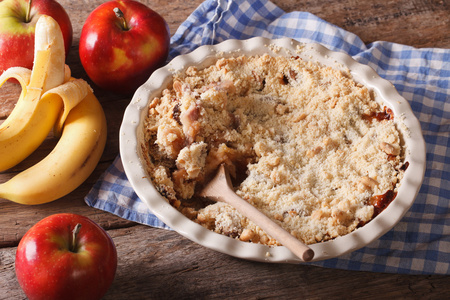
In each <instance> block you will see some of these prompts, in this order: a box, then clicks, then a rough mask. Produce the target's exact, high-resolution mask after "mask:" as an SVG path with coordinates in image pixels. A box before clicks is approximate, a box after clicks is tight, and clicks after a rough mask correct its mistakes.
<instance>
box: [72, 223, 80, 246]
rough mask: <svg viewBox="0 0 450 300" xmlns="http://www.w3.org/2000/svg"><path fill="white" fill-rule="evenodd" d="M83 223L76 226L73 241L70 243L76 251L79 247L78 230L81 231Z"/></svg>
mask: <svg viewBox="0 0 450 300" xmlns="http://www.w3.org/2000/svg"><path fill="white" fill-rule="evenodd" d="M80 229H81V224H80V223H78V224H77V225H75V228H74V229H73V230H72V243H71V245H70V251H72V252H76V251H77V247H78V242H77V236H78V232H80Z"/></svg>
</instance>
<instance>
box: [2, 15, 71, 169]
mask: <svg viewBox="0 0 450 300" xmlns="http://www.w3.org/2000/svg"><path fill="white" fill-rule="evenodd" d="M35 45H36V47H35V58H34V64H33V70H31V72H30V70H26V69H25V70H24V69H23V68H11V69H9V70H7V71H6V72H5V73H3V74H2V75H1V76H0V86H1V85H2V84H3V83H4V82H6V81H7V80H8V79H9V78H16V79H17V80H18V81H19V83H20V84H21V86H22V93H21V94H20V97H19V100H18V101H17V104H16V106H15V108H14V109H13V111H12V113H11V115H10V116H9V117H8V118H7V119H6V120H5V121H4V122H3V123H2V124H0V157H1V159H0V171H4V170H7V169H9V168H11V167H13V166H15V165H17V164H18V163H19V162H21V161H22V160H24V159H25V158H26V157H28V156H29V155H30V154H31V153H32V152H33V151H34V150H36V148H37V147H39V145H40V144H42V142H43V141H44V140H45V138H46V137H47V136H48V134H49V132H50V131H51V129H52V128H53V126H54V124H55V122H56V121H57V119H58V117H59V115H60V112H61V109H62V107H63V103H62V102H61V101H60V99H58V98H57V97H42V96H43V95H44V93H45V92H46V91H48V90H51V89H53V88H56V87H58V86H60V85H61V84H63V83H64V80H65V73H66V72H65V64H64V41H63V38H62V33H61V29H60V28H59V25H58V23H56V21H54V20H53V19H52V18H51V17H48V16H42V17H41V18H39V20H38V22H37V24H36V43H35ZM61 57H63V58H61Z"/></svg>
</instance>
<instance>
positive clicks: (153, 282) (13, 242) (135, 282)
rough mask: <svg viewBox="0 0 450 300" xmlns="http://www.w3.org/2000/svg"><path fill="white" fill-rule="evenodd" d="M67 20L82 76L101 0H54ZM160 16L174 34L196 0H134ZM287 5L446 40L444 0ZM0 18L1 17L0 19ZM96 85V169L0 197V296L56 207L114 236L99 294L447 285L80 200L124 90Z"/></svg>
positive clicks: (407, 295)
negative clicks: (261, 254) (277, 254)
mask: <svg viewBox="0 0 450 300" xmlns="http://www.w3.org/2000/svg"><path fill="white" fill-rule="evenodd" d="M59 2H60V3H61V4H62V5H63V6H64V7H65V9H66V10H67V12H68V14H69V16H70V18H71V20H72V23H73V29H74V41H73V45H72V47H71V52H70V53H69V56H68V59H67V64H68V65H69V66H70V67H71V69H72V74H73V76H74V77H77V78H83V79H86V80H87V81H88V82H90V80H89V78H88V77H87V75H86V73H85V72H84V70H83V67H82V66H81V63H80V60H79V57H78V43H79V38H80V33H81V28H82V26H83V23H84V21H85V19H86V18H87V16H88V15H89V13H90V12H91V11H92V10H93V9H94V8H96V7H97V6H98V5H100V4H101V3H103V2H106V1H100V0H73V1H71V0H59ZM141 2H143V3H145V4H147V5H148V6H150V7H151V8H153V9H154V10H156V11H157V12H158V13H160V14H161V15H162V16H163V17H164V18H165V19H166V21H167V23H168V25H169V28H170V31H171V33H172V34H174V33H175V31H176V30H177V28H178V27H179V25H180V24H181V23H182V22H183V21H184V20H185V19H186V18H187V17H188V16H189V14H191V13H192V12H193V11H194V9H195V8H197V7H198V5H200V4H201V3H202V0H190V1H186V0H183V1H181V0H174V1H167V0H145V1H141ZM273 3H275V4H276V5H278V6H279V7H280V8H282V9H283V10H284V11H286V12H291V11H306V12H310V13H313V14H315V15H316V16H318V17H320V18H322V19H324V20H326V21H327V22H330V23H332V24H335V25H337V26H340V27H342V28H344V29H346V30H348V31H350V32H353V33H355V34H356V35H358V36H359V37H360V38H361V39H362V40H363V41H364V42H365V43H371V42H374V41H390V42H395V43H400V44H406V45H410V46H414V47H441V48H450V35H449V32H450V30H449V29H450V18H449V17H448V16H449V15H450V3H449V1H448V0H398V1H391V0H374V1H356V0H322V1H312V0H273ZM0 26H1V24H0ZM93 87H94V91H95V94H96V95H97V97H98V98H99V100H100V101H101V103H102V105H103V107H104V110H105V113H106V117H107V121H108V141H107V146H106V149H105V152H104V154H103V156H102V159H101V162H100V163H99V165H98V167H97V169H96V170H95V171H94V173H93V174H92V175H91V176H90V177H89V178H88V180H87V181H86V182H85V183H84V184H83V185H81V186H80V187H79V188H78V189H76V190H75V191H74V192H72V193H71V194H69V195H68V196H66V197H64V198H62V199H60V200H57V201H54V202H51V203H48V204H44V205H39V206H23V205H18V204H15V203H12V202H10V201H7V200H4V199H0V299H24V298H25V295H24V294H23V292H22V291H21V289H20V287H19V285H18V282H17V280H16V277H15V273H14V256H15V251H16V246H17V244H18V243H19V241H20V239H21V237H22V236H23V235H24V233H25V232H26V231H27V230H28V229H29V228H30V227H31V226H32V225H33V224H35V223H36V222H38V221H39V220H41V219H42V218H44V217H46V216H48V215H51V214H55V213H60V212H69V213H77V214H81V215H85V216H87V217H89V218H91V219H92V220H94V221H95V222H97V223H98V224H100V225H101V226H102V227H104V228H105V229H106V230H107V231H108V232H109V234H110V235H111V236H112V237H113V239H114V242H115V244H116V246H117V250H118V253H119V265H118V269H117V275H116V279H115V281H114V283H113V285H112V286H111V289H110V290H109V291H108V293H107V295H106V296H105V299H206V298H208V299H210V298H213V299H214V298H216V299H217V298H221V299H235V298H250V299H259V298H283V299H299V298H304V299H353V298H359V299H374V298H381V297H383V298H388V297H391V298H395V299H442V298H443V297H444V296H445V295H449V294H450V277H449V276H437V275H434V276H406V275H398V274H381V273H372V272H351V271H343V270H336V269H325V268H318V267H313V266H309V265H287V264H286V265H285V264H266V263H258V262H251V261H245V260H241V259H237V258H233V257H230V256H227V255H224V254H221V253H218V252H215V251H212V250H209V249H206V248H204V247H202V246H199V245H197V244H195V243H193V242H191V241H190V240H188V239H186V238H184V237H182V236H180V235H179V234H178V233H176V232H173V231H167V230H162V229H156V228H150V227H146V226H142V225H138V224H135V223H133V222H130V221H127V220H124V219H121V218H119V217H117V216H115V215H113V214H110V213H106V212H103V211H100V210H97V209H93V208H90V207H88V206H87V205H86V204H85V203H84V200H83V199H84V196H85V195H86V194H87V193H88V192H89V190H90V188H91V187H92V186H93V184H94V183H95V182H96V180H97V179H98V177H99V176H100V175H101V174H102V173H103V172H104V171H105V170H106V168H107V167H108V166H109V165H110V164H111V162H112V161H113V160H114V158H115V157H116V155H117V154H118V151H119V150H118V144H119V128H120V123H121V119H122V115H123V112H124V110H125V108H126V106H127V105H128V103H129V101H130V99H131V97H125V96H120V95H114V94H112V93H109V92H107V91H104V90H101V89H98V88H97V87H95V86H94V85H93ZM19 92H20V89H19V88H18V86H17V85H14V84H11V83H6V84H5V86H3V87H2V88H1V90H0V122H1V120H2V119H4V118H5V117H6V116H7V115H8V114H9V112H10V111H11V109H12V108H13V107H14V103H15V101H16V99H17V97H18V94H19ZM56 142H57V141H56V140H55V139H54V138H53V137H52V136H49V137H48V139H47V140H46V142H45V143H44V144H43V145H42V146H41V147H40V148H39V149H38V150H37V151H36V153H34V154H33V155H32V156H31V157H29V158H28V159H27V160H26V161H25V162H23V163H21V164H20V165H18V166H16V167H14V168H12V169H11V170H9V171H6V172H3V173H0V182H4V181H6V180H7V179H9V178H11V177H12V176H13V175H14V174H16V173H17V172H19V171H21V170H23V169H25V168H27V167H28V166H30V165H32V164H34V163H35V162H37V161H38V160H40V159H41V158H42V157H44V156H45V155H46V154H47V153H49V151H50V150H51V149H52V147H53V146H54V145H55V144H56Z"/></svg>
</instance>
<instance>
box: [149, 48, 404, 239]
mask: <svg viewBox="0 0 450 300" xmlns="http://www.w3.org/2000/svg"><path fill="white" fill-rule="evenodd" d="M393 118H394V116H393V113H392V111H390V110H389V109H387V108H385V107H382V106H380V105H379V104H378V103H377V102H376V101H375V95H374V93H373V92H372V91H370V90H369V89H367V88H366V87H364V86H362V85H360V84H358V83H356V82H355V81H354V80H353V79H352V77H351V75H350V73H349V72H348V71H347V70H337V69H333V68H330V67H324V66H322V65H320V64H317V63H313V62H307V61H304V60H302V59H300V58H298V57H284V56H279V57H272V56H270V55H262V56H239V57H232V58H220V59H218V60H217V62H216V63H215V64H213V65H211V66H209V67H207V68H204V69H201V70H200V69H197V68H196V67H189V68H187V69H186V70H184V71H182V72H179V73H177V74H174V76H173V81H172V84H171V85H170V87H168V88H167V89H165V90H164V91H163V92H162V94H161V96H160V97H157V98H154V99H152V100H151V101H150V104H149V107H148V116H147V118H146V121H145V145H144V146H143V150H144V152H145V153H147V154H148V155H147V158H146V159H147V167H148V173H149V174H150V176H151V179H152V181H153V183H154V185H155V187H156V188H157V190H158V191H159V192H160V193H161V195H162V196H164V197H165V198H166V199H167V200H168V201H169V202H170V203H171V204H172V205H173V206H174V207H176V208H177V209H179V210H180V211H181V212H182V213H183V214H184V215H186V216H187V217H189V218H190V219H192V220H194V221H195V222H198V223H199V224H201V225H203V226H204V227H206V228H208V229H210V230H213V231H215V232H218V233H221V234H225V235H228V236H231V237H234V238H238V239H240V240H242V241H249V242H255V243H262V244H267V245H278V243H277V241H276V240H274V239H272V238H271V237H270V236H268V235H267V234H266V233H265V232H263V231H262V230H261V229H260V228H259V227H258V226H256V225H255V224H254V223H252V222H251V221H250V220H248V219H247V218H245V217H243V216H242V215H240V214H239V213H238V212H237V211H236V210H235V209H234V208H233V207H231V206H229V205H228V204H225V203H213V202H210V201H208V200H206V199H202V198H200V197H198V196H197V192H198V191H199V190H200V189H201V188H202V187H203V186H204V184H205V183H206V182H207V181H208V180H210V179H211V178H212V176H213V175H214V174H215V172H216V171H217V169H218V166H219V165H221V164H225V165H226V166H227V167H228V170H229V171H230V174H231V177H232V179H233V184H234V187H235V191H236V193H237V194H238V195H239V196H240V197H242V198H243V199H245V200H246V201H248V202H249V203H251V204H252V205H254V206H255V207H257V208H258V209H259V210H261V211H262V212H264V213H265V214H266V215H267V216H269V217H271V218H272V219H273V220H275V221H276V222H277V223H278V224H279V225H280V226H282V227H283V228H284V229H286V230H287V231H288V232H290V233H291V234H293V235H294V236H296V237H297V238H298V239H300V240H301V241H303V242H304V243H307V244H313V243H317V242H322V241H326V240H329V239H333V238H335V237H338V236H342V235H345V234H347V233H349V232H351V231H353V230H355V229H356V228H358V227H360V226H362V225H364V224H366V223H367V222H369V221H370V220H371V219H372V218H373V217H374V216H375V215H377V214H379V213H380V212H381V210H382V209H384V208H385V207H386V206H387V205H388V204H389V203H390V201H393V200H394V198H395V194H396V191H397V189H398V186H399V183H400V180H401V178H402V176H403V173H404V170H405V169H406V167H405V162H404V152H405V150H404V149H403V147H402V139H401V136H400V133H399V131H398V130H397V128H396V125H395V123H394V120H393ZM383 195H387V196H385V197H383Z"/></svg>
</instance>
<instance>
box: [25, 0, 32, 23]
mask: <svg viewBox="0 0 450 300" xmlns="http://www.w3.org/2000/svg"><path fill="white" fill-rule="evenodd" d="M31 1H32V0H29V1H28V7H27V14H26V16H25V22H26V23H28V22H30V11H31Z"/></svg>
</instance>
